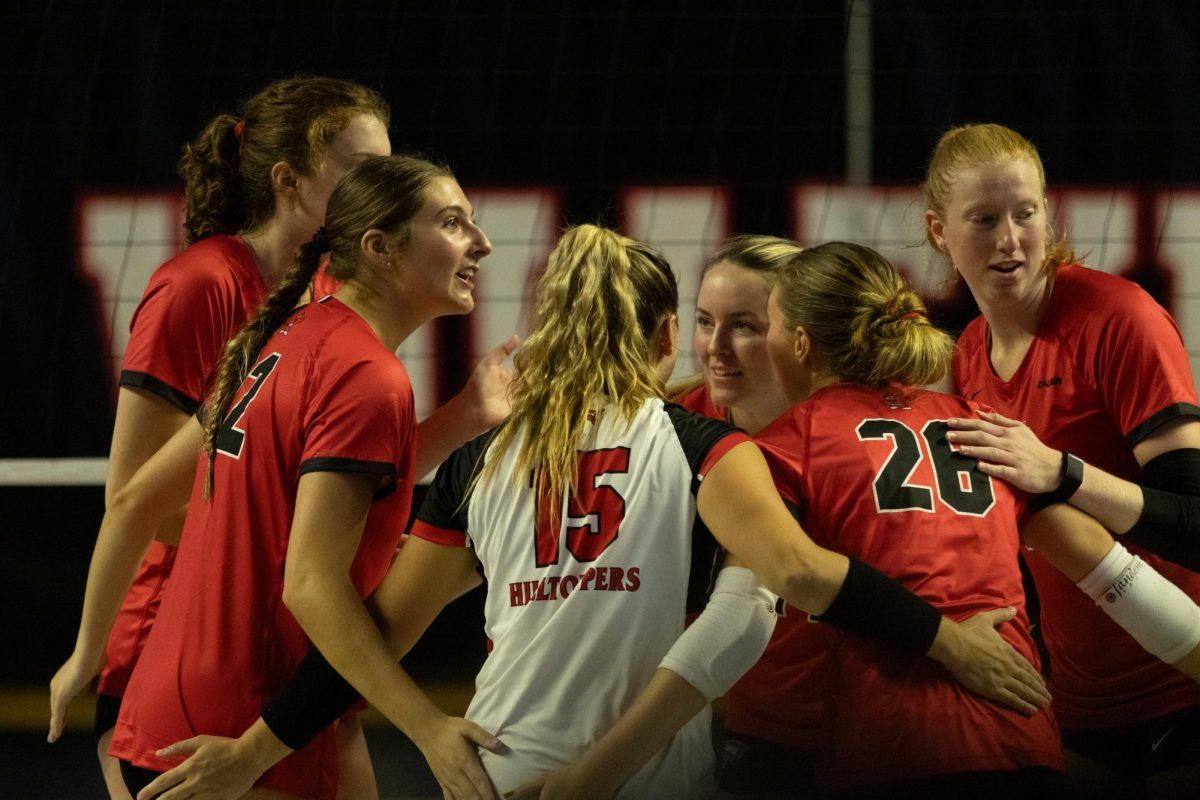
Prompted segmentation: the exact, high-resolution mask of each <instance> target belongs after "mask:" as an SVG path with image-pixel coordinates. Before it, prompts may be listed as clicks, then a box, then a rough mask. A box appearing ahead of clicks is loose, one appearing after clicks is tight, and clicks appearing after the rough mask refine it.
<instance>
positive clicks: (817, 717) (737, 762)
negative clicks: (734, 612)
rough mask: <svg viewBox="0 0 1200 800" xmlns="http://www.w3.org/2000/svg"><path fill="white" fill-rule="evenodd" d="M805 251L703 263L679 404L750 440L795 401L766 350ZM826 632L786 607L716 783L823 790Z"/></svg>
mask: <svg viewBox="0 0 1200 800" xmlns="http://www.w3.org/2000/svg"><path fill="white" fill-rule="evenodd" d="M800 252H801V247H800V245H799V244H797V243H796V242H794V241H792V240H790V239H782V238H779V237H775V236H735V237H733V238H731V239H730V240H729V241H727V242H726V243H725V244H724V245H722V247H721V248H720V249H719V250H718V251H717V252H716V253H714V254H713V256H712V257H711V258H710V259H709V260H708V262H707V263H706V264H705V267H704V271H703V274H702V276H701V281H700V292H699V295H698V297H697V299H696V327H695V333H694V336H693V347H694V350H695V353H696V359H697V360H698V361H699V363H700V368H701V373H702V377H703V382H702V383H701V384H700V385H699V386H698V387H696V388H694V389H692V390H691V391H688V392H686V393H685V394H683V395H682V396H680V397H679V398H677V400H676V402H678V403H679V404H680V405H681V406H683V407H684V408H686V409H688V410H689V411H693V412H695V413H697V414H703V415H704V416H707V417H712V418H714V419H724V420H728V421H729V422H731V423H732V424H734V425H736V426H738V427H739V428H741V429H742V430H744V431H745V432H746V433H748V434H750V435H751V436H756V435H758V432H759V431H761V430H762V429H763V428H764V427H766V425H767V424H768V423H769V422H771V421H772V420H774V419H775V418H776V417H777V416H779V415H780V414H781V413H783V411H784V410H785V409H787V407H788V406H789V405H790V403H789V402H788V400H787V398H786V397H785V396H784V394H783V391H782V389H781V388H780V387H779V384H778V383H776V381H775V376H774V374H773V373H772V370H771V362H770V358H769V356H768V354H767V299H768V297H769V296H770V294H771V285H772V281H773V280H774V275H775V272H776V270H778V269H779V268H780V267H781V266H783V265H784V264H786V263H788V262H789V261H790V260H791V259H792V258H794V257H795V256H797V255H799V253H800ZM827 642H828V628H827V627H823V626H819V625H815V624H813V622H812V620H811V619H810V618H809V616H808V615H807V614H805V613H804V612H803V611H800V610H799V609H797V608H787V609H786V613H784V614H783V615H782V616H781V617H780V618H779V619H778V621H777V622H776V624H775V632H774V634H772V636H771V641H770V643H769V644H768V645H767V649H766V651H765V652H764V653H763V655H762V657H761V658H760V659H759V660H758V661H757V662H756V663H755V665H754V666H753V667H752V668H751V669H750V671H749V672H747V673H746V674H745V675H744V676H743V677H742V678H741V680H739V681H738V682H737V683H736V684H735V685H734V686H733V688H731V689H730V690H729V693H728V694H727V695H726V696H725V706H724V711H725V713H724V717H723V719H722V725H721V730H720V732H719V733H718V736H717V741H718V758H717V782H718V784H720V786H721V788H722V789H723V790H725V791H726V792H730V793H732V794H737V795H748V794H752V795H755V796H759V797H762V796H770V795H772V794H779V795H784V796H789V797H790V796H794V795H795V794H796V793H800V792H804V791H811V790H812V789H813V788H814V786H815V783H814V782H815V777H816V764H817V758H818V751H819V749H820V746H821V731H820V729H821V721H822V708H823V695H822V693H821V689H820V686H819V684H818V683H817V682H816V681H814V680H812V677H813V676H814V675H816V674H817V673H818V671H819V667H820V663H821V660H822V659H823V657H824V655H825V652H826V647H827Z"/></svg>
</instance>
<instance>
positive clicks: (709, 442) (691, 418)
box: [663, 403, 744, 494]
mask: <svg viewBox="0 0 1200 800" xmlns="http://www.w3.org/2000/svg"><path fill="white" fill-rule="evenodd" d="M663 410H664V411H666V412H667V416H668V417H670V419H671V424H672V425H674V426H675V434H676V435H677V436H678V437H679V443H680V444H681V445H683V453H684V455H685V456H687V461H688V466H689V467H691V469H692V494H695V493H696V492H698V491H699V490H700V468H701V467H703V466H704V460H705V459H706V458H708V454H709V453H711V452H712V449H713V448H714V447H716V446H717V445H718V444H719V443H720V442H721V440H722V439H724V438H725V437H726V436H729V435H730V434H733V433H739V432H740V433H744V431H742V430H741V429H740V428H735V427H734V426H732V425H730V424H729V423H728V422H724V421H722V420H719V419H713V418H712V417H704V416H701V415H699V414H694V413H692V412H691V411H688V410H687V409H686V408H684V407H683V406H679V405H676V404H675V403H667V404H665V405H664V407H663Z"/></svg>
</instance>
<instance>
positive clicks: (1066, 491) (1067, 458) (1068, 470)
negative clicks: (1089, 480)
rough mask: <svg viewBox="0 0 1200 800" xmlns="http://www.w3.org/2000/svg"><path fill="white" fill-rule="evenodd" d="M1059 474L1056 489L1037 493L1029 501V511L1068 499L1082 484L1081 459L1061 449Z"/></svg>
mask: <svg viewBox="0 0 1200 800" xmlns="http://www.w3.org/2000/svg"><path fill="white" fill-rule="evenodd" d="M1061 474H1062V482H1061V483H1059V484H1058V488H1057V489H1055V490H1054V491H1052V492H1046V493H1044V494H1039V495H1038V496H1037V497H1034V498H1032V499H1031V500H1030V501H1029V510H1030V511H1034V512H1036V511H1041V510H1042V509H1043V508H1049V507H1050V506H1052V505H1054V504H1055V503H1065V502H1067V501H1068V500H1070V499H1071V498H1072V497H1073V496H1074V495H1075V492H1077V491H1079V487H1080V486H1081V485H1082V484H1083V459H1081V458H1079V456H1073V455H1071V454H1070V453H1068V452H1067V451H1066V450H1063V454H1062V473H1061Z"/></svg>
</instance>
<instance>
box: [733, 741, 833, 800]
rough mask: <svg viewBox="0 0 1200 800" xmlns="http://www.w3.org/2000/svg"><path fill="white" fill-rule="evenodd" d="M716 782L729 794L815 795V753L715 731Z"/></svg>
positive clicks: (768, 795)
mask: <svg viewBox="0 0 1200 800" xmlns="http://www.w3.org/2000/svg"><path fill="white" fill-rule="evenodd" d="M714 738H715V744H716V747H717V785H718V786H720V787H721V789H722V791H724V792H725V793H727V794H732V795H753V796H755V797H774V796H779V797H814V796H816V776H817V759H818V753H817V752H816V751H814V750H804V749H801V748H798V747H790V746H788V745H786V744H779V743H778V742H772V741H768V740H766V739H759V738H756V737H754V736H747V735H746V734H744V733H740V732H738V731H731V730H724V729H718V730H716V731H715V737H714Z"/></svg>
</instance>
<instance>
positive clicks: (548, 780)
mask: <svg viewBox="0 0 1200 800" xmlns="http://www.w3.org/2000/svg"><path fill="white" fill-rule="evenodd" d="M614 794H616V790H615V789H613V788H610V787H608V786H603V785H601V782H600V781H597V780H589V779H588V777H587V776H586V775H584V774H583V772H582V771H581V770H580V768H579V767H578V766H575V765H572V766H569V767H563V768H562V769H557V770H554V771H552V772H543V773H542V774H541V775H538V776H537V777H536V778H534V779H533V780H529V781H526V782H525V783H522V784H521V785H520V786H518V787H517V788H516V789H513V790H512V791H511V792H505V793H504V800H559V798H561V799H562V800H609V798H611V797H612V796H613V795H614Z"/></svg>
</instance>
